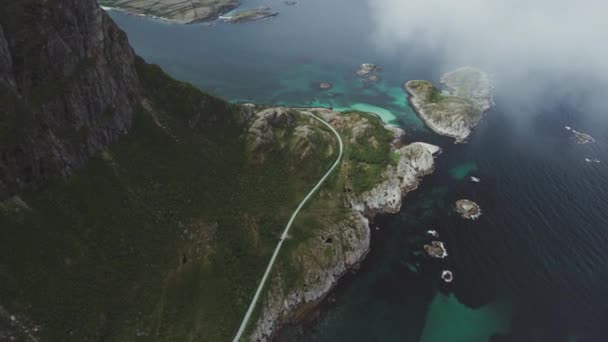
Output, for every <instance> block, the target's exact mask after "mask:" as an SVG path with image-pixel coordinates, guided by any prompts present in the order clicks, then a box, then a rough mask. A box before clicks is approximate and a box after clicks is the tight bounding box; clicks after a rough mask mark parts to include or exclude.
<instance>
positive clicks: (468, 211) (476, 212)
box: [455, 199, 481, 220]
mask: <svg viewBox="0 0 608 342" xmlns="http://www.w3.org/2000/svg"><path fill="white" fill-rule="evenodd" d="M455 208H456V211H457V212H458V213H459V214H460V216H462V217H463V218H466V219H470V220H474V219H477V218H479V217H480V216H481V208H480V207H479V205H478V204H477V203H475V202H473V201H471V200H468V199H461V200H458V201H456V204H455Z"/></svg>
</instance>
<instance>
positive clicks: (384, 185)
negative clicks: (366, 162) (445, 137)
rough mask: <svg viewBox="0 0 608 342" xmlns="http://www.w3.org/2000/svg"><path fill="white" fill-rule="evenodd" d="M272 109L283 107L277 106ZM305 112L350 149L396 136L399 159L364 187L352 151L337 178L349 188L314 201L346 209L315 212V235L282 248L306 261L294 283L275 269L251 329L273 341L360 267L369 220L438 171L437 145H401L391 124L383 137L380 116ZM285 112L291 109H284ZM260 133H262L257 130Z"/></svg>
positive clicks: (395, 206)
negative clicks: (356, 178) (354, 183)
mask: <svg viewBox="0 0 608 342" xmlns="http://www.w3.org/2000/svg"><path fill="white" fill-rule="evenodd" d="M268 111H269V110H266V111H262V112H260V113H258V114H255V115H256V117H257V119H255V121H254V122H257V121H258V120H260V118H262V117H264V118H269V120H270V119H271V118H272V120H274V121H276V120H277V118H276V117H274V116H272V115H269V114H268ZM270 111H272V112H273V113H276V112H277V110H275V109H273V110H270ZM299 111H300V113H301V114H306V112H309V113H310V112H314V113H315V114H316V115H318V116H320V117H322V118H323V119H325V120H326V121H327V122H329V123H330V124H332V125H333V126H334V127H335V128H336V129H337V130H338V131H339V132H340V134H341V136H342V140H343V141H344V143H345V145H347V146H345V147H346V150H347V151H348V150H349V148H351V147H349V146H348V145H351V146H352V145H354V144H371V145H374V144H376V145H381V144H382V142H381V141H390V142H389V143H390V145H391V153H393V154H394V158H395V161H394V162H391V163H389V164H388V165H386V166H385V167H384V169H383V170H382V171H381V173H380V177H379V178H378V179H377V182H376V183H375V185H373V186H372V187H371V188H370V189H367V190H365V191H361V192H359V191H357V190H356V189H353V188H352V187H351V185H350V183H349V181H348V179H349V177H350V173H351V172H352V170H351V169H352V168H353V167H354V162H352V161H351V160H350V159H349V158H350V157H349V156H348V152H347V153H345V157H344V158H343V161H342V164H341V166H340V167H339V169H338V170H337V171H336V172H337V173H338V175H337V177H336V178H337V180H335V182H338V183H340V182H342V180H344V179H345V180H346V181H345V182H344V184H345V185H344V190H343V192H341V193H336V192H335V191H334V192H332V191H330V190H325V191H321V193H318V194H316V195H315V196H316V197H317V198H315V199H314V200H313V202H314V201H322V202H323V203H326V202H325V201H329V199H331V200H332V201H336V200H337V201H338V203H341V204H339V206H341V207H342V209H340V208H326V209H325V212H317V211H315V212H314V213H315V215H316V216H317V217H321V218H320V219H319V222H318V225H319V227H317V229H315V230H314V232H313V236H312V237H311V238H309V239H307V240H305V241H304V242H301V243H299V244H298V245H297V246H296V247H295V248H296V249H295V252H293V253H291V254H286V253H282V255H283V256H282V257H283V258H284V259H285V258H290V259H289V263H291V264H297V265H300V266H301V268H300V273H299V274H298V276H297V280H296V281H295V282H294V281H291V283H290V281H289V279H288V278H289V277H288V275H287V274H285V271H284V270H282V269H279V270H278V271H277V272H274V271H273V278H272V280H271V281H270V282H269V285H268V289H267V290H266V292H265V295H264V297H263V299H262V300H261V302H260V304H259V305H260V307H259V308H258V310H259V314H258V315H257V316H256V320H255V322H252V323H251V324H252V326H251V328H250V329H251V330H250V332H249V334H248V336H249V338H248V339H249V340H250V341H268V340H271V339H272V337H273V336H274V335H275V334H276V332H277V330H278V329H280V327H281V326H282V325H284V324H287V323H290V322H296V321H298V320H300V319H301V318H302V317H303V316H304V315H306V314H307V313H308V312H310V311H311V310H312V309H313V308H314V307H315V306H316V305H318V304H319V303H320V301H321V300H322V299H323V298H324V297H325V296H326V295H327V294H328V293H329V292H330V291H331V289H332V288H333V287H334V286H335V285H336V284H337V282H338V280H339V279H340V278H341V277H342V276H343V275H345V274H346V273H347V272H349V271H352V270H354V269H356V268H357V267H358V265H359V263H360V262H361V261H362V260H363V259H364V258H365V256H366V255H367V253H368V251H369V248H370V228H369V225H368V224H369V220H371V219H373V218H374V216H375V215H377V214H380V213H396V212H398V211H399V209H400V208H401V205H402V202H403V201H402V200H403V197H404V196H405V195H406V194H407V193H408V192H409V191H412V190H414V189H416V188H417V187H418V184H419V182H420V180H421V178H422V177H423V176H425V175H428V174H430V173H432V171H433V168H434V159H433V155H434V154H436V153H438V152H439V151H440V148H439V147H437V146H434V145H430V144H426V143H420V142H414V143H410V144H407V145H405V146H401V142H402V139H403V135H404V132H403V131H402V130H400V129H396V128H388V127H386V126H385V127H382V130H383V132H382V133H383V134H384V133H386V135H387V136H388V137H390V138H391V139H390V140H382V139H381V138H380V137H378V136H377V135H378V134H377V133H373V132H374V123H375V120H378V122H380V119H379V118H377V117H374V116H369V117H367V116H364V117H356V118H355V116H356V115H352V114H348V113H338V112H333V111H331V110H328V109H305V110H303V109H300V110H299ZM282 113H286V111H284V110H283V111H282ZM284 115H286V114H284ZM255 126H256V128H255V131H256V132H259V131H260V130H259V127H260V124H259V123H256V124H255ZM262 126H264V125H262ZM270 126H271V125H270ZM254 135H255V136H256V137H257V136H259V134H257V133H255V134H254ZM267 136H269V135H268V134H267ZM340 184H342V183H340ZM340 186H341V185H340ZM337 198H339V199H337ZM327 203H334V202H327ZM311 206H312V209H310V210H319V209H315V206H314V204H313V205H311ZM322 210H323V209H322V208H321V209H320V210H319V211H322ZM331 210H337V211H341V214H340V215H334V214H331V215H329V214H328V213H327V212H328V211H331ZM304 215H306V214H305V213H304Z"/></svg>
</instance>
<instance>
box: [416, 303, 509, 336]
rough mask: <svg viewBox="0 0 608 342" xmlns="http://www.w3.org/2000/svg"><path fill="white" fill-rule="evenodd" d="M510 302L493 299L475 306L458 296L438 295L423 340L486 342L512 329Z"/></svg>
mask: <svg viewBox="0 0 608 342" xmlns="http://www.w3.org/2000/svg"><path fill="white" fill-rule="evenodd" d="M509 306H510V304H509V303H508V302H492V303H489V304H487V305H486V306H483V307H481V308H479V309H471V308H468V307H467V306H466V305H464V304H462V303H460V302H458V299H456V297H454V295H447V296H446V295H444V294H437V295H436V296H435V298H433V301H432V302H431V305H430V307H429V309H428V312H427V316H426V323H425V326H424V330H423V332H422V336H421V338H420V342H445V341H468V342H484V341H488V340H489V339H490V338H491V337H492V336H493V335H496V334H498V333H507V332H509V330H510V325H511V324H510V319H511V310H510V308H509Z"/></svg>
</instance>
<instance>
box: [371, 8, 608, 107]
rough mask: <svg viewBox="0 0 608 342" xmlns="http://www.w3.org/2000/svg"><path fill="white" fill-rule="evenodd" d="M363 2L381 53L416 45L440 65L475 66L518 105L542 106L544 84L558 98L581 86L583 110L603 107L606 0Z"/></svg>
mask: <svg viewBox="0 0 608 342" xmlns="http://www.w3.org/2000/svg"><path fill="white" fill-rule="evenodd" d="M368 6H369V9H370V16H371V20H372V25H371V27H372V32H373V36H374V42H375V44H376V46H377V47H378V48H380V49H383V50H386V51H387V52H388V53H392V54H394V55H396V56H398V55H400V54H402V53H403V51H402V47H406V48H408V49H410V48H422V49H426V50H428V51H431V53H432V54H433V55H435V56H437V58H438V59H439V63H440V65H441V67H442V68H446V69H451V68H454V66H458V65H469V64H474V65H477V66H480V67H482V68H484V69H486V70H488V71H490V72H491V73H493V74H495V75H496V76H497V82H498V84H500V85H502V92H503V93H510V95H512V96H511V97H512V98H515V97H517V98H518V100H516V101H515V102H516V103H518V104H523V105H527V106H530V105H540V104H542V102H543V100H542V96H543V95H544V92H546V91H547V89H550V90H551V91H554V92H556V93H560V94H562V95H563V96H575V95H576V92H577V91H579V90H582V89H584V90H585V92H587V94H588V98H587V99H585V101H584V102H583V104H584V105H586V106H587V108H588V109H590V110H593V109H599V108H601V109H603V110H607V109H608V104H606V101H605V100H604V99H603V94H604V93H605V92H606V91H608V77H607V75H608V45H606V44H605V39H606V32H608V24H606V20H605V13H608V3H606V2H605V1H600V0H585V1H579V2H576V1H568V0H516V1H503V0H463V1H450V0H412V1H401V0H373V1H368ZM590 85H593V86H592V87H591V86H590ZM573 89H576V91H572V90H573ZM598 107H599V108H598Z"/></svg>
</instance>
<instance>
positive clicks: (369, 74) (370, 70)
mask: <svg viewBox="0 0 608 342" xmlns="http://www.w3.org/2000/svg"><path fill="white" fill-rule="evenodd" d="M380 71H382V68H381V67H379V66H377V65H375V64H372V63H363V64H361V65H360V66H359V69H357V71H356V72H355V74H357V76H359V77H360V78H361V79H362V80H363V81H364V82H365V83H366V84H368V85H371V84H374V83H377V82H378V81H380V76H378V72H380Z"/></svg>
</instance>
